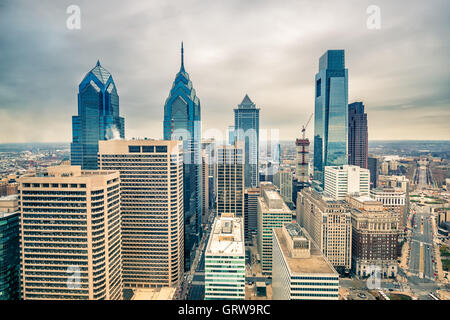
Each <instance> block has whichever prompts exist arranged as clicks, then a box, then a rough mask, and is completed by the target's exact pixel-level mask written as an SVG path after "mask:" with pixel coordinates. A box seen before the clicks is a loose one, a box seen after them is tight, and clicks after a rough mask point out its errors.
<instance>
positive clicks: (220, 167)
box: [216, 141, 244, 218]
mask: <svg viewBox="0 0 450 320" xmlns="http://www.w3.org/2000/svg"><path fill="white" fill-rule="evenodd" d="M243 161H244V144H243V143H242V142H240V141H236V142H235V143H234V145H232V146H230V145H223V146H220V147H218V148H217V174H216V176H217V182H216V183H217V187H216V190H217V195H216V196H217V201H216V202H217V215H221V214H222V213H233V214H234V215H235V217H237V218H242V217H243V216H244V162H243Z"/></svg>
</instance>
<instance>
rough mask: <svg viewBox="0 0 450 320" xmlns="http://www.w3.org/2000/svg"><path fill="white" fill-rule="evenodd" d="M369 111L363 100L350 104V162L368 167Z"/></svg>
mask: <svg viewBox="0 0 450 320" xmlns="http://www.w3.org/2000/svg"><path fill="white" fill-rule="evenodd" d="M368 148H369V141H368V132H367V113H364V104H363V103H362V102H353V103H350V104H349V105H348V158H349V159H348V164H350V165H354V166H358V167H361V168H366V169H367V168H368V163H367V157H368V152H369V150H368Z"/></svg>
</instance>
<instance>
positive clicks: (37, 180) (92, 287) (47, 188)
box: [19, 165, 123, 300]
mask: <svg viewBox="0 0 450 320" xmlns="http://www.w3.org/2000/svg"><path fill="white" fill-rule="evenodd" d="M19 183H20V187H19V189H20V203H21V212H20V219H21V248H22V250H21V279H22V297H23V299H25V300H122V298H123V293H122V290H123V284H122V252H121V241H122V226H121V211H120V184H119V183H120V178H119V173H118V172H114V171H112V172H111V171H99V170H81V167H80V166H64V165H63V166H57V167H49V168H48V169H47V173H45V174H39V175H33V176H23V177H21V178H20V179H19Z"/></svg>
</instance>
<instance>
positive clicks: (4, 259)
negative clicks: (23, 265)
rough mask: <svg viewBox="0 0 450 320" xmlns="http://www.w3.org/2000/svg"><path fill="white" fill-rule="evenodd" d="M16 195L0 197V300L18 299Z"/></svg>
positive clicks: (18, 237) (18, 246)
mask: <svg viewBox="0 0 450 320" xmlns="http://www.w3.org/2000/svg"><path fill="white" fill-rule="evenodd" d="M19 217H20V212H19V200H18V195H9V196H6V197H0V300H19V299H20V241H19V239H20V229H19Z"/></svg>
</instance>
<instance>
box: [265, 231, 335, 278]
mask: <svg viewBox="0 0 450 320" xmlns="http://www.w3.org/2000/svg"><path fill="white" fill-rule="evenodd" d="M274 232H275V235H276V237H277V239H278V242H279V244H280V247H281V250H282V252H283V255H284V257H285V258H286V261H287V263H288V265H289V269H290V270H291V272H292V273H293V274H297V273H301V274H305V273H306V274H308V273H310V274H317V273H323V274H333V275H337V272H336V271H335V270H334V268H333V267H332V266H331V265H330V264H329V263H328V261H327V260H325V258H324V257H323V256H322V255H321V254H317V253H316V252H313V250H311V256H310V257H309V258H291V257H290V255H289V249H288V246H287V242H286V239H285V238H284V236H283V232H282V229H281V228H276V229H274Z"/></svg>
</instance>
